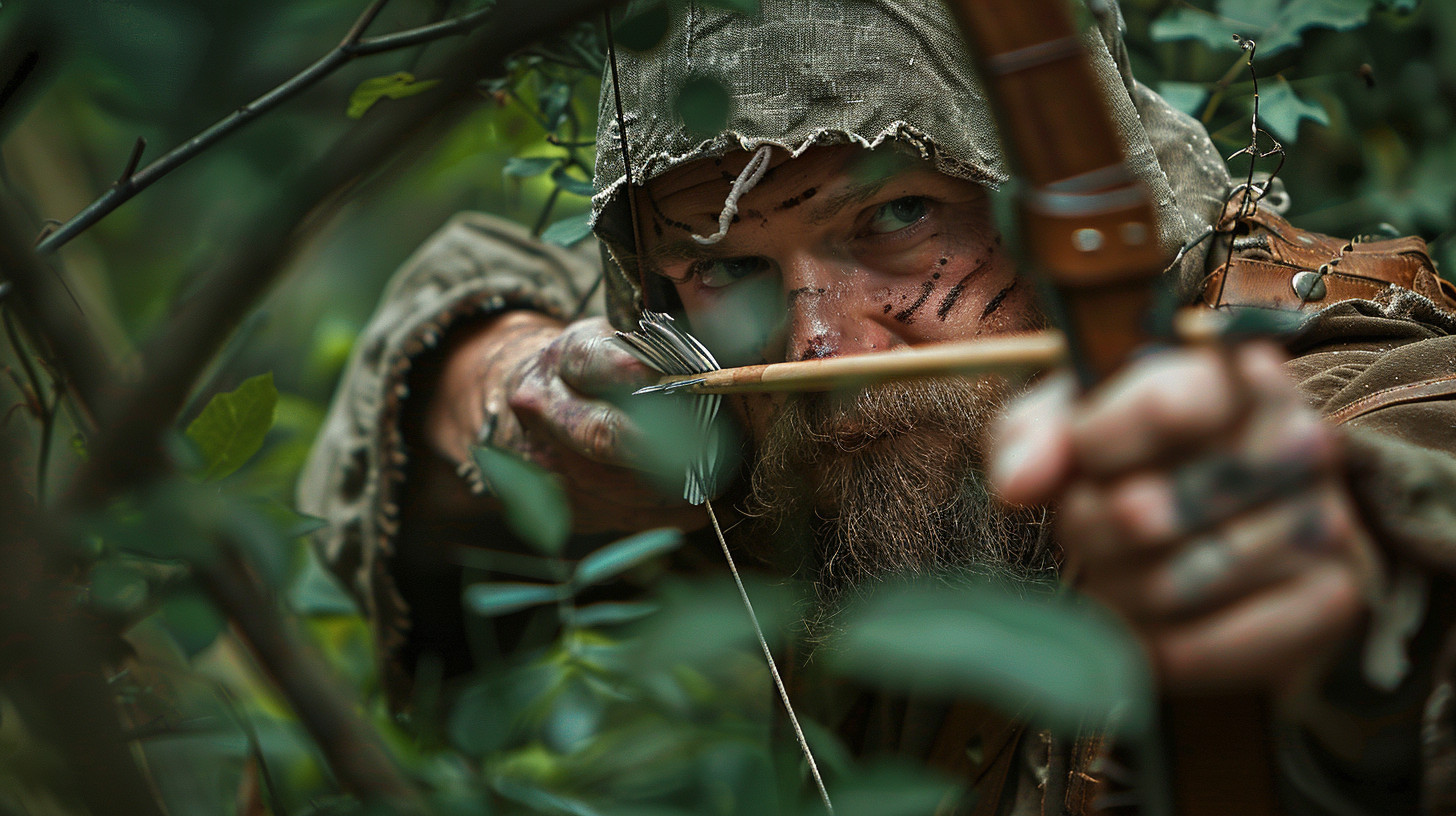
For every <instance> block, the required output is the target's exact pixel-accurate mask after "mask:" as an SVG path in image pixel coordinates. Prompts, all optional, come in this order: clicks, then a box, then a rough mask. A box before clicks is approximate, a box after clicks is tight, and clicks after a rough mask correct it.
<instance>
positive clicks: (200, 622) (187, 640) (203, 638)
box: [161, 590, 226, 657]
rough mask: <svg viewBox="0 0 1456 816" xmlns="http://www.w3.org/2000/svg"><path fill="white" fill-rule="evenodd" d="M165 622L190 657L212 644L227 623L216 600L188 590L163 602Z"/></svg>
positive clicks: (163, 618) (178, 643)
mask: <svg viewBox="0 0 1456 816" xmlns="http://www.w3.org/2000/svg"><path fill="white" fill-rule="evenodd" d="M161 614H162V622H163V623H164V624H166V627H167V631H168V632H170V633H171V634H172V637H173V638H175V639H176V641H177V645H178V646H180V647H182V651H184V652H186V653H187V656H188V657H192V656H193V655H196V654H197V653H198V652H200V651H202V650H203V649H206V648H207V647H208V646H211V645H212V642H213V641H214V640H216V639H217V636H218V634H220V633H221V632H222V627H223V624H224V623H226V621H225V620H224V618H223V617H222V615H220V614H218V611H217V610H216V609H214V608H213V606H212V603H211V602H209V601H208V600H207V598H206V597H204V596H203V595H202V593H201V592H198V591H195V590H184V591H182V592H179V593H177V594H175V595H173V596H172V597H170V598H168V599H167V600H165V601H163V602H162V607H161Z"/></svg>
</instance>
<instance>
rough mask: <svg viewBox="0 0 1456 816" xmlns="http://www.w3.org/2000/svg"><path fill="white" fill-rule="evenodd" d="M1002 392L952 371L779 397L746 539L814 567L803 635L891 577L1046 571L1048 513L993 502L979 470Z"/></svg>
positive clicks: (1042, 574) (1038, 574)
mask: <svg viewBox="0 0 1456 816" xmlns="http://www.w3.org/2000/svg"><path fill="white" fill-rule="evenodd" d="M1011 393H1012V389H1011V388H1010V387H1009V386H1008V385H1006V384H1005V382H1004V381H1002V380H999V379H983V380H966V379H959V378H955V379H937V380H924V381H918V382H907V383H891V384H886V385H881V386H875V387H872V388H867V389H864V390H861V391H858V392H854V393H850V394H842V395H841V394H834V395H825V394H811V395H799V396H796V397H792V398H790V400H789V401H788V402H787V403H785V404H784V406H783V407H782V409H781V410H780V411H779V412H778V414H777V415H776V416H775V418H774V422H773V424H772V426H771V427H770V429H769V432H768V434H767V435H766V437H765V439H764V440H763V441H762V444H760V445H759V451H758V456H757V460H756V462H755V465H754V469H753V473H752V476H751V479H750V492H749V496H748V498H747V500H746V503H745V510H746V512H747V513H748V515H749V516H750V518H751V519H752V520H753V523H752V524H750V525H749V527H750V532H749V535H748V538H749V539H750V540H751V541H755V542H761V543H763V544H767V546H768V547H769V550H768V551H767V552H766V553H764V555H766V557H768V558H769V559H770V560H771V561H777V562H779V563H780V564H781V565H782V566H785V567H788V568H791V569H797V571H799V572H801V573H807V577H809V578H810V579H811V580H812V583H813V585H814V587H815V590H816V594H817V596H818V603H817V605H816V606H817V608H816V610H814V611H813V612H812V613H811V614H810V615H809V616H808V619H807V620H806V625H807V626H808V628H809V635H810V636H811V638H812V639H816V640H817V639H818V638H819V636H821V635H825V634H828V632H827V630H828V629H829V628H830V627H829V622H830V621H831V620H832V618H833V617H834V616H835V614H836V613H837V612H838V610H839V609H840V608H841V607H842V606H843V604H844V602H845V601H846V600H848V599H850V598H852V597H854V596H856V595H858V594H859V593H860V591H861V590H863V589H864V588H866V587H867V586H869V585H872V584H875V583H879V582H881V581H884V580H885V579H887V578H890V577H894V576H904V575H916V576H931V577H935V578H939V579H943V580H946V581H950V582H959V581H964V580H967V579H972V578H974V579H977V580H985V579H986V578H988V577H989V578H992V579H998V580H1009V581H1015V582H1021V581H1028V580H1036V579H1046V578H1049V577H1052V576H1054V575H1055V574H1056V568H1057V565H1056V558H1055V553H1054V552H1053V551H1052V548H1051V547H1050V546H1049V544H1048V539H1049V537H1048V535H1047V531H1048V529H1049V528H1048V524H1047V522H1048V514H1047V512H1046V511H1045V510H1043V509H1039V508H1038V509H1025V508H1011V507H1007V506H1005V505H1003V504H1000V503H999V502H997V501H996V500H995V498H994V497H992V496H991V494H990V492H989V490H988V488H987V485H986V481H985V477H984V475H983V474H984V467H983V462H984V459H985V453H986V446H985V441H986V440H985V432H986V428H987V426H988V424H989V423H990V421H991V419H992V418H993V417H994V416H995V415H996V414H997V413H998V412H999V411H1000V409H1001V407H1002V406H1003V405H1004V404H1005V402H1006V400H1007V398H1008V397H1009V396H1010V395H1011ZM785 556H787V557H788V558H790V559H792V560H793V561H796V562H797V563H784V560H783V559H784V557H785Z"/></svg>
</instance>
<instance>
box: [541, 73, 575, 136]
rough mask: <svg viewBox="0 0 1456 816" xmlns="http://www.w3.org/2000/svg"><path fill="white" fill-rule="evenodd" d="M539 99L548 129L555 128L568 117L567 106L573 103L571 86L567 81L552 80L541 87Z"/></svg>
mask: <svg viewBox="0 0 1456 816" xmlns="http://www.w3.org/2000/svg"><path fill="white" fill-rule="evenodd" d="M537 101H538V102H539V103H540V104H539V107H540V108H541V118H542V119H545V120H546V127H547V129H549V130H555V129H557V128H559V127H561V123H562V121H563V120H564V119H565V118H566V109H567V106H569V105H570V104H571V86H570V85H568V84H567V83H565V82H551V83H549V84H547V85H546V87H545V88H542V89H541V92H540V96H539V98H538V100H537Z"/></svg>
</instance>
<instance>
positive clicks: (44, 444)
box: [0, 311, 61, 506]
mask: <svg viewBox="0 0 1456 816" xmlns="http://www.w3.org/2000/svg"><path fill="white" fill-rule="evenodd" d="M0 322H3V323H4V324H5V338H6V339H7V340H9V341H10V348H11V350H13V351H14V352H15V358H16V359H17V360H19V361H20V368H21V370H22V371H24V372H25V378H26V379H27V380H29V381H30V390H31V394H32V395H33V396H34V398H35V406H34V409H33V410H34V412H35V418H36V420H38V421H39V422H40V446H39V449H38V450H37V451H36V457H35V459H36V461H35V501H36V504H38V505H41V506H44V505H45V496H46V473H47V471H48V469H49V467H50V461H51V437H52V436H53V435H54V431H55V426H56V409H57V408H58V407H59V406H60V404H61V387H60V384H59V383H54V384H53V385H52V387H51V390H52V396H51V402H50V404H49V405H47V404H46V396H45V392H46V389H45V384H44V383H42V382H41V380H40V375H39V374H37V373H36V370H35V366H34V365H32V364H31V361H30V354H29V353H28V352H27V350H26V348H25V344H24V343H22V342H20V336H19V334H17V333H16V331H15V321H14V320H13V319H11V317H10V312H8V311H0Z"/></svg>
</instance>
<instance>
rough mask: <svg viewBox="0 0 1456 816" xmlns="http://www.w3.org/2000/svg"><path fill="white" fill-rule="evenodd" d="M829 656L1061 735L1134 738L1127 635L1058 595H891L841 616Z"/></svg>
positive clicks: (1134, 693) (1136, 657)
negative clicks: (1093, 732)
mask: <svg viewBox="0 0 1456 816" xmlns="http://www.w3.org/2000/svg"><path fill="white" fill-rule="evenodd" d="M844 621H845V623H844V628H843V634H842V635H841V637H840V638H839V639H838V640H837V641H836V643H837V647H835V648H834V649H833V651H834V654H832V655H830V656H829V657H830V659H831V660H832V665H834V666H836V667H837V668H839V669H840V670H841V671H844V672H846V673H848V674H852V675H855V676H857V677H860V678H862V679H864V680H867V681H870V682H874V683H878V684H881V685H884V686H886V687H890V688H896V689H902V690H907V691H915V692H926V693H933V694H944V695H947V696H964V697H972V698H975V699H977V700H981V701H984V702H986V703H988V704H991V705H995V706H997V707H998V708H1000V709H1001V710H1002V711H1004V712H1006V713H1007V714H1010V715H1012V716H1017V717H1022V718H1026V719H1028V720H1030V721H1031V722H1032V723H1034V724H1036V725H1039V726H1043V727H1046V728H1050V729H1052V730H1053V731H1057V732H1059V733H1062V734H1074V733H1076V732H1077V731H1078V730H1080V729H1083V728H1095V729H1100V730H1108V731H1112V732H1114V733H1118V734H1122V735H1124V736H1128V737H1131V738H1134V739H1138V738H1141V737H1144V736H1147V735H1149V734H1150V732H1151V729H1152V727H1153V685H1152V678H1151V675H1150V673H1149V670H1148V667H1147V664H1146V660H1145V658H1144V656H1143V653H1142V651H1141V649H1140V647H1139V646H1138V645H1137V643H1136V641H1134V640H1133V638H1132V635H1131V634H1130V633H1129V632H1127V631H1126V629H1124V628H1123V626H1122V625H1121V624H1120V623H1118V622H1117V621H1116V620H1114V619H1113V618H1112V617H1111V615H1109V614H1108V613H1106V612H1105V611H1103V610H1101V609H1100V608H1099V607H1097V606H1095V605H1093V604H1091V603H1088V602H1086V601H1084V600H1080V599H1078V598H1076V597H1074V596H1072V595H1071V594H1069V593H1062V592H1059V593H1055V594H1051V593H1049V594H1046V595H1039V596H1035V597H1023V596H1021V595H1017V594H1013V593H1012V592H1011V591H1009V590H1007V589H1004V588H1000V587H997V586H994V585H992V584H989V583H987V584H975V585H966V586H958V587H948V586H944V585H940V584H936V585H926V584H915V583H906V584H896V585H893V586H891V587H887V588H886V589H885V590H883V591H881V592H879V593H877V594H875V595H872V596H871V597H870V598H868V599H867V600H866V601H864V602H862V603H860V604H858V605H856V606H855V607H852V608H851V609H850V610H849V611H848V612H847V613H846V616H845V619H844Z"/></svg>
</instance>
